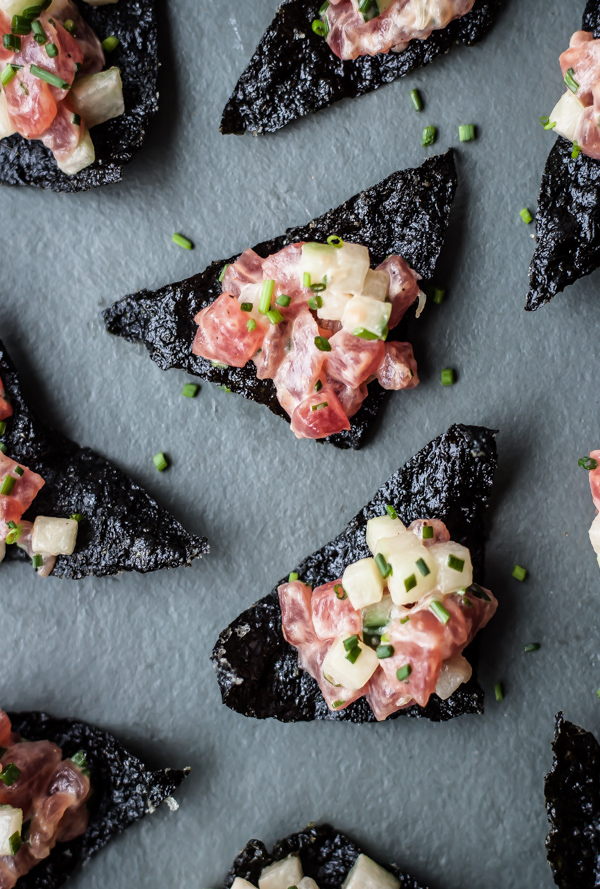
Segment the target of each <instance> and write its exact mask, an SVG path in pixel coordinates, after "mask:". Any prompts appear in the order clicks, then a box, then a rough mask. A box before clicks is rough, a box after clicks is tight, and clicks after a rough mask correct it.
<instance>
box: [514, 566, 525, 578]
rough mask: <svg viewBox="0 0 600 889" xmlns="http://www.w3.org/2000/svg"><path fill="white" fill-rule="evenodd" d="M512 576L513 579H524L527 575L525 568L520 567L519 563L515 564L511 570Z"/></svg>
mask: <svg viewBox="0 0 600 889" xmlns="http://www.w3.org/2000/svg"><path fill="white" fill-rule="evenodd" d="M512 576H513V577H514V579H515V580H525V578H526V577H527V569H526V568H521V566H520V565H515V567H514V568H513V570H512Z"/></svg>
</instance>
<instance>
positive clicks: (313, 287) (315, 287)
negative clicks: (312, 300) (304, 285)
mask: <svg viewBox="0 0 600 889" xmlns="http://www.w3.org/2000/svg"><path fill="white" fill-rule="evenodd" d="M310 289H311V290H312V292H313V293H323V291H324V290H327V284H326V283H325V279H323V281H321V283H320V284H311V285H310Z"/></svg>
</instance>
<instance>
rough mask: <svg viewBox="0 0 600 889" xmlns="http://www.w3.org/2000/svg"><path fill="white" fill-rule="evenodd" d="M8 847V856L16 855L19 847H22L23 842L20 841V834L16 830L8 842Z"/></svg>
mask: <svg viewBox="0 0 600 889" xmlns="http://www.w3.org/2000/svg"><path fill="white" fill-rule="evenodd" d="M8 845H9V846H10V854H11V855H16V854H17V852H18V851H19V849H20V848H21V846H22V845H23V840H22V839H21V834H20V833H19V831H18V830H16V831H15V832H14V833H13V835H12V836H11V837H10V838H9V840H8Z"/></svg>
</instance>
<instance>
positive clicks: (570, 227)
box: [525, 0, 600, 312]
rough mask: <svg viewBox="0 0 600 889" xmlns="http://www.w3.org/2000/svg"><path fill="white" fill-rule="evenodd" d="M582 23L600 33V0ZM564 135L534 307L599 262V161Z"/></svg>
mask: <svg viewBox="0 0 600 889" xmlns="http://www.w3.org/2000/svg"><path fill="white" fill-rule="evenodd" d="M582 28H583V30H584V31H592V32H593V34H594V37H595V38H598V37H600V0H589V2H588V4H587V6H586V9H585V13H584V15H583V23H582ZM572 153H573V145H572V144H571V142H569V141H568V140H567V139H563V138H562V136H560V137H559V138H558V141H557V142H556V144H555V145H554V147H553V148H552V150H551V152H550V154H549V156H548V160H547V162H546V167H545V169H544V175H543V178H542V186H541V190H540V196H539V198H538V208H537V213H536V216H535V227H536V238H537V245H536V249H535V253H534V255H533V259H532V261H531V266H530V268H529V293H528V294H527V303H526V306H525V308H526V309H527V311H529V312H533V311H535V310H536V309H539V307H540V306H543V305H545V304H546V303H547V302H550V300H551V299H552V297H553V296H556V294H557V293H560V292H561V291H563V290H564V289H565V287H568V285H569V284H574V283H575V281H577V280H578V279H579V278H583V277H585V276H586V275H590V274H591V273H592V272H593V271H594V270H595V269H597V268H598V266H600V161H597V160H594V159H593V158H591V157H588V156H587V155H585V154H583V153H581V154H580V155H579V157H578V158H572V157H571V155H572Z"/></svg>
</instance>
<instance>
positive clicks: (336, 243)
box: [327, 235, 344, 250]
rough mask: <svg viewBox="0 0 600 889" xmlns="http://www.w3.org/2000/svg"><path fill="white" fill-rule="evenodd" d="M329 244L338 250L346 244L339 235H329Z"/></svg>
mask: <svg viewBox="0 0 600 889" xmlns="http://www.w3.org/2000/svg"><path fill="white" fill-rule="evenodd" d="M327 243H328V244H329V246H330V247H335V248H336V250H339V248H340V247H343V246H344V242H343V240H342V239H341V238H340V236H339V235H329V237H328V238H327Z"/></svg>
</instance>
